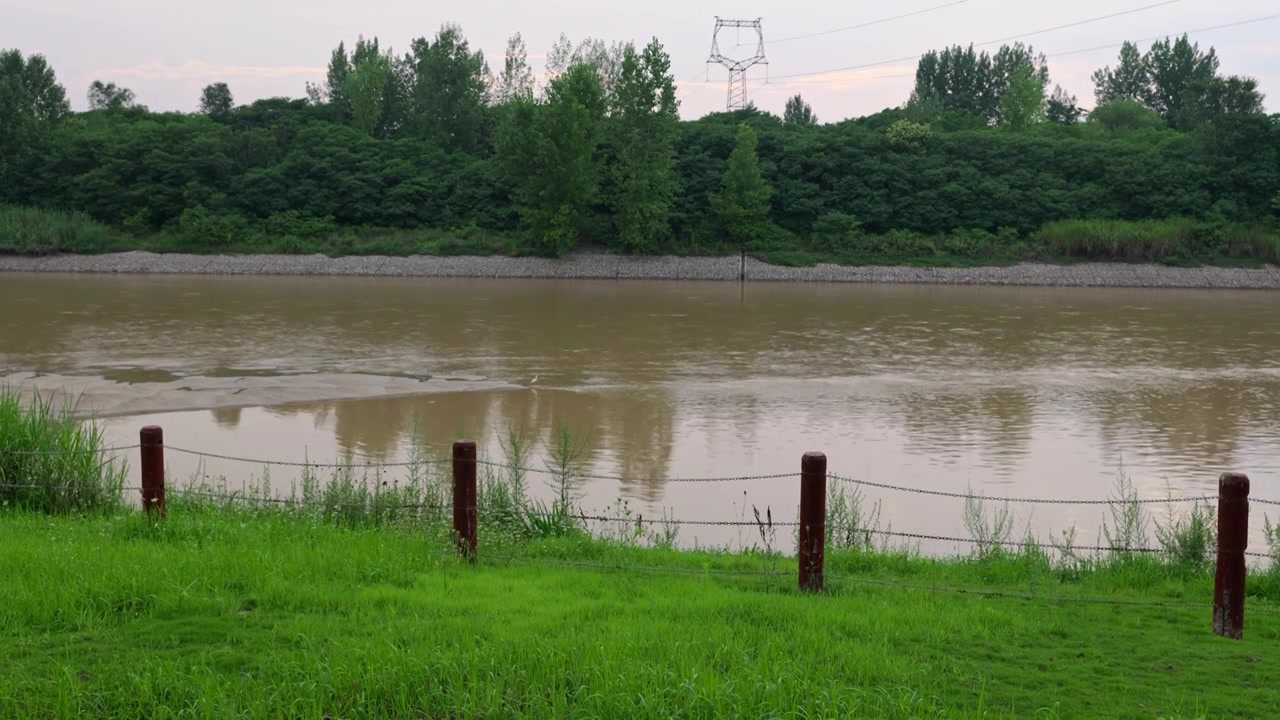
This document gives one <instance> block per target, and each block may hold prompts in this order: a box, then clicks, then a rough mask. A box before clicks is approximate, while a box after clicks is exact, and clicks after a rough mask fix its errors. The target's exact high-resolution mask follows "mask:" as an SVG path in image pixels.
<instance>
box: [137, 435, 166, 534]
mask: <svg viewBox="0 0 1280 720" xmlns="http://www.w3.org/2000/svg"><path fill="white" fill-rule="evenodd" d="M138 440H139V443H138V444H139V445H141V446H142V511H143V512H145V513H146V514H147V515H151V514H152V513H153V512H155V513H159V515H160V519H161V520H163V519H165V518H166V517H168V514H169V513H168V510H167V509H166V508H165V504H164V430H162V429H161V428H159V427H157V426H155V425H148V426H146V427H144V428H142V431H141V432H139V433H138Z"/></svg>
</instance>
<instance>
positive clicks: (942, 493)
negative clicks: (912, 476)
mask: <svg viewBox="0 0 1280 720" xmlns="http://www.w3.org/2000/svg"><path fill="white" fill-rule="evenodd" d="M827 478H828V479H830V480H835V481H837V482H843V483H848V484H850V485H863V486H865V487H873V488H879V489H881V490H894V491H896V492H906V493H915V494H917V495H935V496H938V497H949V498H958V499H961V500H968V499H970V498H972V499H974V500H990V501H993V502H1011V503H1026V504H1030V505H1124V504H1127V503H1137V504H1139V505H1159V504H1166V505H1167V504H1176V503H1184V502H1214V501H1216V500H1217V499H1218V498H1217V497H1215V496H1213V495H1197V496H1187V497H1176V498H1132V499H1130V498H1122V499H1108V500H1068V499H1060V498H1019V497H1000V496H990V495H980V494H977V493H972V492H969V493H960V492H950V491H947V490H927V489H925V488H913V487H905V486H902V485H890V484H888V483H878V482H872V481H870V480H856V479H854V478H850V477H845V476H842V475H832V474H829V475H827ZM1249 499H1250V500H1251V501H1253V502H1261V503H1268V504H1270V501H1267V500H1261V499H1257V498H1249Z"/></svg>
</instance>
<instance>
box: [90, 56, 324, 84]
mask: <svg viewBox="0 0 1280 720" xmlns="http://www.w3.org/2000/svg"><path fill="white" fill-rule="evenodd" d="M324 72H325V68H324V67H323V66H316V65H223V64H218V63H209V62H204V61H202V60H190V61H187V62H184V63H181V64H172V63H166V62H162V61H152V62H149V63H143V64H141V65H133V66H130V67H123V68H110V69H106V70H100V71H97V72H96V73H94V74H95V75H98V76H102V77H111V78H140V79H143V80H201V81H203V80H274V79H278V78H290V77H298V76H303V75H311V76H314V75H323V74H324Z"/></svg>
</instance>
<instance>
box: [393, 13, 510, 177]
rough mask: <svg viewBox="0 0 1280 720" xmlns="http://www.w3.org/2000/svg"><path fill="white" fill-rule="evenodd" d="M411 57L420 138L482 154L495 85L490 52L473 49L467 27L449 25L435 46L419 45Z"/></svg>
mask: <svg viewBox="0 0 1280 720" xmlns="http://www.w3.org/2000/svg"><path fill="white" fill-rule="evenodd" d="M410 56H411V62H412V64H413V95H412V101H411V102H410V115H411V117H412V120H411V122H412V126H413V129H414V135H416V136H417V137H420V138H423V139H426V140H429V141H431V142H433V143H435V144H436V145H437V146H438V147H440V148H442V149H445V150H450V151H463V152H474V151H476V150H478V149H479V147H480V144H481V140H482V137H483V133H484V128H485V118H486V104H487V94H488V89H489V85H490V81H489V79H490V73H489V65H488V63H486V62H485V59H484V53H483V52H481V51H480V50H475V51H473V50H471V46H470V44H469V43H468V42H467V39H466V37H465V36H463V34H462V28H461V27H459V26H457V25H453V24H446V25H444V26H442V27H441V28H440V31H439V32H437V33H436V36H435V39H434V40H433V41H431V42H428V41H427V40H426V39H425V38H418V39H417V40H414V41H413V43H412V51H411V53H410Z"/></svg>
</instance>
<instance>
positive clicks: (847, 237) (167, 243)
mask: <svg viewBox="0 0 1280 720" xmlns="http://www.w3.org/2000/svg"><path fill="white" fill-rule="evenodd" d="M131 250H142V251H148V252H156V253H192V254H200V255H221V254H249V255H254V254H283V255H310V254H319V255H328V256H331V257H343V256H364V255H380V256H388V257H405V256H410V255H436V256H460V255H471V256H491V255H505V256H527V255H531V254H534V248H533V247H531V246H529V245H528V244H527V243H525V242H524V241H523V240H522V238H521V237H519V236H517V235H513V234H508V233H493V232H488V231H483V230H480V229H478V228H463V229H459V230H456V231H442V230H435V229H424V230H396V229H385V228H360V227H336V226H334V225H333V224H332V222H329V221H324V220H316V219H310V220H308V219H304V218H300V217H292V216H291V217H290V218H287V219H276V218H270V219H267V220H264V221H262V222H259V223H255V224H250V223H247V222H245V221H243V220H241V221H238V222H230V221H224V220H219V219H217V218H212V217H202V218H201V219H199V220H190V221H189V222H186V223H185V224H184V223H179V224H176V225H174V226H173V227H171V228H166V229H164V230H161V231H158V232H155V231H149V232H146V233H142V234H135V233H130V232H128V231H125V230H122V229H118V228H113V227H108V226H106V225H103V224H101V223H98V222H96V221H94V220H92V219H91V218H89V217H88V216H86V215H84V214H82V213H70V212H63V211H56V210H39V209H32V208H19V207H12V206H0V255H4V254H8V255H57V254H82V255H96V254H103V253H113V252H125V251H131ZM668 254H674V255H689V256H705V255H708V254H711V255H716V254H737V250H736V249H735V248H733V247H730V246H727V245H726V246H724V247H721V248H718V249H717V248H707V247H698V248H694V247H692V246H691V247H688V248H685V249H684V252H681V251H680V248H679V247H673V248H672V249H669V251H668ZM751 255H752V256H753V257H756V258H758V259H760V260H762V261H764V262H768V263H772V264H777V265H783V266H801V267H807V266H812V265H815V264H817V263H833V264H838V265H847V266H874V265H890V266H909V267H975V266H1002V265H1009V264H1013V263H1017V262H1021V261H1048V262H1059V263H1061V262H1081V261H1102V262H1110V261H1122V262H1151V263H1162V264H1167V265H1180V266H1194V265H1220V266H1228V267H1237V266H1258V265H1261V264H1264V263H1277V262H1280V230H1277V229H1275V228H1271V227H1267V226H1263V225H1245V224H1232V223H1211V222H1201V221H1194V220H1185V219H1171V220H1161V221H1147V222H1126V221H1118V220H1080V221H1067V222H1057V223H1051V224H1049V225H1046V226H1045V227H1043V228H1042V229H1041V230H1040V231H1039V232H1037V233H1032V234H1029V235H1020V234H1018V233H1016V232H1000V233H991V232H987V231H985V230H970V231H959V230H957V231H954V232H951V233H948V234H943V235H924V234H920V233H912V232H891V233H888V234H881V235H876V234H868V233H864V232H861V231H860V230H858V229H857V228H856V227H854V228H851V229H845V230H843V231H836V230H832V231H829V232H828V233H827V234H824V235H819V236H815V237H813V238H810V239H809V240H807V241H805V242H799V241H797V242H795V243H792V244H791V245H789V246H787V247H778V248H770V249H760V250H757V251H753V252H752V253H751Z"/></svg>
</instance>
